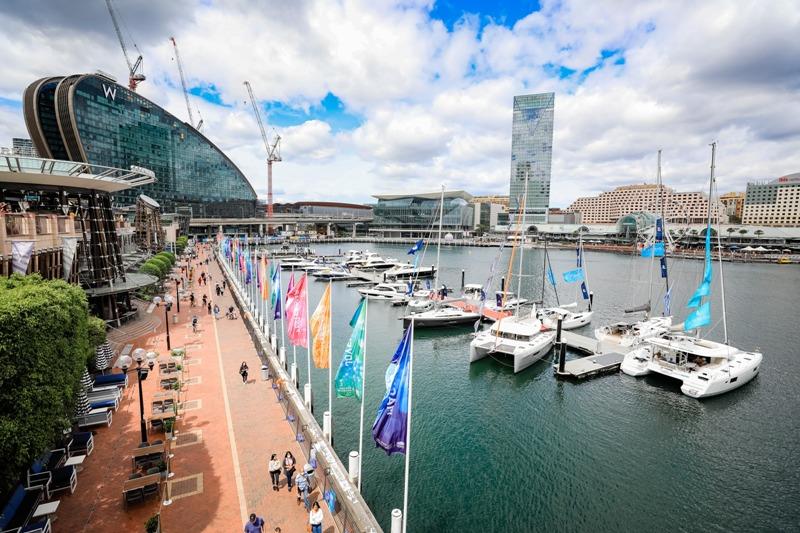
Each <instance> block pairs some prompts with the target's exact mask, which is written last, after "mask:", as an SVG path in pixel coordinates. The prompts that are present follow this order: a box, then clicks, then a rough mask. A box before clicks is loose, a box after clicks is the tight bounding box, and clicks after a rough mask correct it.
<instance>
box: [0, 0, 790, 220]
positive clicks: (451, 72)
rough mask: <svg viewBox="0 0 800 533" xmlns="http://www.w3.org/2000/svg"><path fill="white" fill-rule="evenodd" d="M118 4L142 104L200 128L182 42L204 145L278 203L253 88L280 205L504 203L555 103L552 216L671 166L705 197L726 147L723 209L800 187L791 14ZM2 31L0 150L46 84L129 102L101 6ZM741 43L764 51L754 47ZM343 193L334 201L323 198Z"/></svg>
mask: <svg viewBox="0 0 800 533" xmlns="http://www.w3.org/2000/svg"><path fill="white" fill-rule="evenodd" d="M115 5H116V6H117V9H118V11H119V12H120V13H121V14H122V16H123V17H124V18H125V22H126V27H127V28H128V30H129V33H130V35H131V36H132V37H133V39H134V40H135V41H136V43H137V44H138V45H139V49H140V50H141V51H142V54H143V56H144V58H145V63H144V65H145V73H146V74H147V76H148V79H147V81H145V82H144V83H142V84H141V86H140V93H141V94H142V95H143V96H145V97H146V98H149V99H151V100H153V101H154V102H156V103H158V104H159V105H161V106H163V107H164V108H165V109H167V110H169V111H170V112H171V113H173V114H175V115H176V116H178V117H180V118H183V119H186V118H187V117H186V108H185V105H184V103H183V96H182V94H181V92H180V83H179V81H178V73H177V67H176V66H175V62H174V60H173V55H174V54H173V52H172V48H171V43H169V40H168V39H169V37H170V36H172V35H174V36H175V38H176V40H177V41H178V43H179V45H180V47H181V56H182V60H183V62H184V66H185V69H186V73H187V76H188V82H189V86H190V92H191V93H192V95H191V97H190V99H191V104H192V106H194V107H197V108H199V109H200V110H201V113H202V116H203V119H204V122H205V124H206V126H205V128H204V130H203V133H204V134H205V135H207V136H208V137H209V138H210V139H211V140H212V141H213V142H215V143H216V144H217V145H218V146H220V148H221V149H223V151H225V153H226V154H227V155H228V156H229V157H230V158H231V159H232V160H233V161H234V162H235V163H236V164H237V165H238V166H239V167H240V168H242V170H243V171H244V173H245V174H246V175H247V177H248V178H249V179H250V180H251V183H253V185H254V188H255V189H256V191H257V192H258V193H259V196H260V197H263V196H264V195H265V192H266V191H265V189H266V168H265V166H266V165H265V164H264V156H265V154H264V148H263V145H262V144H261V140H260V135H259V133H258V128H257V126H256V124H255V121H254V119H253V117H252V112H251V110H250V109H249V107H248V106H249V102H248V101H247V98H246V92H245V91H244V88H243V87H242V81H243V80H245V79H249V80H250V81H251V83H252V84H253V88H254V91H255V94H256V96H257V97H259V98H260V99H261V103H262V109H263V110H264V112H265V115H266V117H267V120H268V123H269V127H270V128H271V127H275V128H277V130H278V131H279V132H280V134H281V136H282V137H283V139H284V140H283V161H282V162H281V163H278V164H277V165H276V166H275V200H276V202H281V201H282V202H286V201H298V200H307V199H318V197H320V196H325V197H326V198H331V199H336V200H342V201H356V202H365V201H369V199H370V198H369V196H370V195H371V194H375V193H390V192H402V191H409V190H435V189H436V188H438V186H439V185H440V184H441V183H445V184H446V185H447V187H448V188H449V189H465V190H468V191H469V192H470V193H473V194H508V160H509V157H510V154H511V136H510V134H509V133H510V132H509V125H510V123H511V116H512V103H513V97H514V95H518V94H531V93H539V92H554V93H556V98H557V100H558V102H559V105H558V106H557V109H556V111H555V131H554V142H553V167H552V188H551V202H550V204H551V205H553V206H566V205H569V203H570V202H571V201H572V200H573V199H574V198H576V197H579V196H589V195H593V194H597V193H599V192H602V191H606V190H610V189H612V188H614V187H615V186H618V185H623V184H628V183H638V182H642V181H647V182H651V181H653V178H654V176H655V152H656V150H657V149H658V148H663V149H664V168H663V174H664V182H665V184H667V185H669V186H671V187H674V188H676V189H680V190H687V191H692V190H694V191H699V190H702V189H703V183H704V180H705V179H706V176H707V174H708V160H707V159H708V155H707V152H708V149H707V144H708V142H710V141H712V140H717V141H719V154H718V155H719V158H718V167H717V170H718V176H719V181H720V190H726V191H727V190H740V191H741V190H744V188H745V186H746V183H747V182H748V181H751V180H755V179H771V178H774V177H777V176H782V175H786V174H790V173H792V172H795V171H796V170H797V169H796V168H794V167H795V166H796V165H795V162H794V160H793V156H794V155H795V154H796V153H797V152H798V149H800V126H798V125H797V124H796V121H794V120H792V117H794V116H797V115H798V113H800V104H798V99H797V98H796V94H797V88H798V86H800V74H798V72H797V70H796V68H794V65H795V59H794V58H796V57H798V56H800V44H798V43H797V41H796V39H795V38H794V37H793V35H795V34H796V25H794V23H793V22H792V21H793V20H795V19H796V14H797V11H798V7H797V6H796V5H795V4H793V3H791V2H788V1H787V2H777V3H774V4H770V5H769V6H760V5H748V6H741V5H737V4H734V3H732V2H716V3H712V4H703V6H701V7H694V6H692V5H690V4H688V3H686V4H682V6H681V8H680V9H675V8H674V6H673V5H672V4H669V5H666V4H659V3H644V4H640V3H636V4H631V5H630V6H629V7H628V8H619V9H616V10H614V11H611V12H606V11H603V10H602V8H601V7H598V6H594V5H592V4H586V5H584V4H582V3H581V2H563V3H557V4H556V3H549V2H542V3H541V5H533V7H532V8H531V9H530V10H528V9H524V6H525V5H526V4H517V5H514V6H503V7H495V6H492V5H491V4H489V3H486V4H480V3H470V4H469V6H468V7H467V8H463V9H462V8H454V7H453V6H452V4H450V3H446V2H438V3H430V2H418V3H417V2H404V3H403V4H402V5H399V6H398V5H394V4H389V3H381V4H379V5H372V4H366V3H365V4H363V5H362V4H360V3H358V2H355V3H345V4H329V3H314V2H302V3H298V4H294V5H292V6H285V5H269V4H267V5H261V6H260V7H258V8H257V7H255V6H253V5H248V4H246V3H240V2H230V3H226V2H222V3H218V4H209V3H208V2H199V1H198V2H192V1H189V0H186V1H183V2H176V3H169V4H168V5H150V6H147V7H146V8H142V7H139V6H138V5H137V4H136V3H135V2H130V1H123V0H117V1H116V2H115ZM599 18H603V19H604V20H606V23H605V24H604V25H603V26H602V28H597V27H595V22H596V20H598V19H599ZM0 19H2V20H3V21H4V25H5V27H14V28H17V31H14V32H7V34H4V35H3V36H1V37H0V39H2V41H3V44H4V50H6V58H5V64H6V71H7V76H5V77H4V79H3V80H0V137H2V138H5V139H11V138H12V137H27V135H26V130H25V126H24V121H23V118H22V112H21V100H22V92H23V90H24V88H25V86H26V85H27V84H28V83H30V81H31V80H33V79H37V78H38V77H42V76H47V75H55V74H58V73H62V72H65V71H74V72H93V71H94V70H96V69H101V70H104V71H107V72H110V73H112V74H113V75H115V76H117V78H118V80H119V81H120V83H123V84H124V82H125V78H126V74H127V72H126V68H125V63H124V60H123V58H122V54H121V51H120V49H119V45H118V43H117V42H116V38H115V36H114V32H113V27H112V25H111V22H110V20H109V19H108V13H107V11H106V10H105V6H104V4H103V2H94V1H92V2H90V1H84V2H78V3H72V4H70V5H69V9H66V8H65V7H64V6H62V5H58V4H53V3H50V2H44V1H40V2H17V1H11V2H6V3H4V4H3V5H2V6H0ZM328 20H336V21H337V22H338V24H337V25H329V24H325V21H328ZM711 20H714V21H716V22H715V24H710V22H709V21H711ZM333 26H336V27H333ZM766 27H769V28H770V31H769V32H764V31H761V30H762V29H763V28H766ZM34 28H35V31H34ZM68 29H71V30H72V31H65V30H68ZM742 35H749V36H751V37H752V39H751V40H750V41H749V44H748V45H747V47H746V48H744V47H743V45H742V44H741V43H742V42H743V41H742V39H741V36H742ZM267 36H269V37H267ZM711 42H713V43H716V44H715V45H714V46H712V47H708V46H707V45H706V44H707V43H711ZM701 51H702V52H701ZM32 56H35V57H36V61H31V60H30V59H31V57H32ZM298 65H305V67H304V68H297V66H298ZM331 179H335V180H336V183H337V186H336V188H335V190H329V191H322V190H321V187H320V184H324V183H329V182H330V180H331Z"/></svg>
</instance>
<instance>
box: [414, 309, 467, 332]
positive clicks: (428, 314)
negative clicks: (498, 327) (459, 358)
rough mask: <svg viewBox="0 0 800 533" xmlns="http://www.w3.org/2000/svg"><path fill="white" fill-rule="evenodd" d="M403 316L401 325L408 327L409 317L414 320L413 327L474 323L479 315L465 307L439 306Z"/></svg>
mask: <svg viewBox="0 0 800 533" xmlns="http://www.w3.org/2000/svg"><path fill="white" fill-rule="evenodd" d="M402 318H403V327H408V326H409V325H410V324H411V319H412V318H413V320H414V327H418V328H432V327H443V326H458V325H466V324H470V325H471V324H474V323H475V321H476V320H478V319H479V318H480V315H479V314H478V313H476V312H474V311H467V310H465V309H458V308H455V307H448V306H441V307H436V306H435V305H434V308H433V309H430V310H428V311H422V312H420V313H411V314H408V315H406V316H404V317H402Z"/></svg>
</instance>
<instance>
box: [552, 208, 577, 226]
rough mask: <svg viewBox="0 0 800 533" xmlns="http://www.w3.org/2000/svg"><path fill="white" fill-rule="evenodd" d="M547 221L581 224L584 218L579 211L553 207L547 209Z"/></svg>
mask: <svg viewBox="0 0 800 533" xmlns="http://www.w3.org/2000/svg"><path fill="white" fill-rule="evenodd" d="M547 221H548V222H549V223H551V224H580V223H581V222H582V218H581V214H580V212H579V211H564V210H563V209H558V208H555V207H551V208H550V209H549V210H548V211H547Z"/></svg>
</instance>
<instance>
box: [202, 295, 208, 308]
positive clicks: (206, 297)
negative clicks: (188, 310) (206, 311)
mask: <svg viewBox="0 0 800 533" xmlns="http://www.w3.org/2000/svg"><path fill="white" fill-rule="evenodd" d="M206 303H208V296H206V295H205V294H204V295H203V307H205V306H206Z"/></svg>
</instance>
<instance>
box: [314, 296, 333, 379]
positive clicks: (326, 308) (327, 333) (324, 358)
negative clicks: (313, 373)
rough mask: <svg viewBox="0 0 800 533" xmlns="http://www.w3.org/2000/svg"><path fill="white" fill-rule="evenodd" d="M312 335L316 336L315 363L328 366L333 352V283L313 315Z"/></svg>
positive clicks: (323, 366)
mask: <svg viewBox="0 0 800 533" xmlns="http://www.w3.org/2000/svg"><path fill="white" fill-rule="evenodd" d="M311 335H312V336H313V338H314V351H313V355H314V364H315V365H317V368H328V366H330V365H329V362H330V359H331V352H330V345H331V284H330V283H328V287H327V288H326V289H325V292H324V293H322V299H321V300H320V301H319V304H318V305H317V308H316V309H315V310H314V314H313V315H311Z"/></svg>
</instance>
